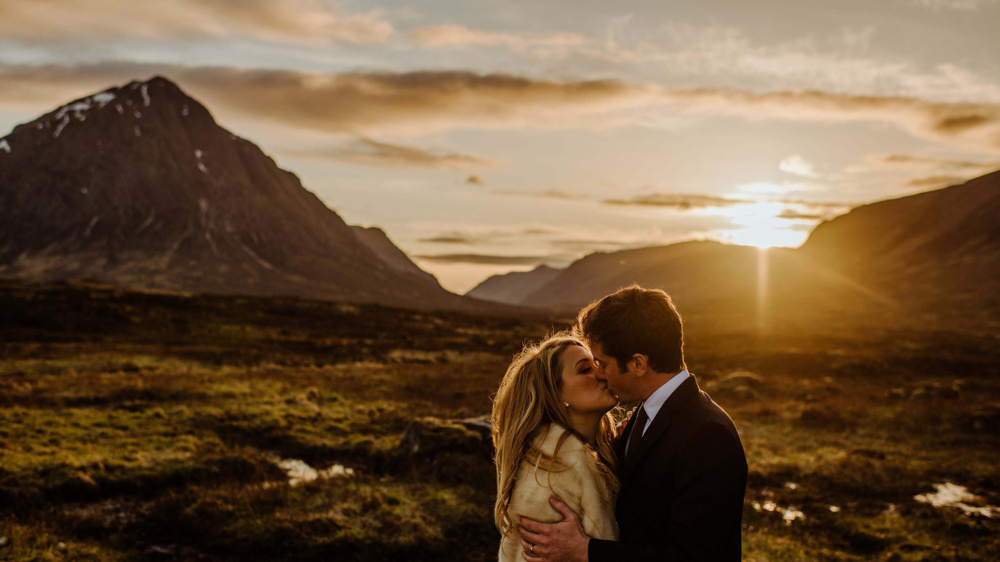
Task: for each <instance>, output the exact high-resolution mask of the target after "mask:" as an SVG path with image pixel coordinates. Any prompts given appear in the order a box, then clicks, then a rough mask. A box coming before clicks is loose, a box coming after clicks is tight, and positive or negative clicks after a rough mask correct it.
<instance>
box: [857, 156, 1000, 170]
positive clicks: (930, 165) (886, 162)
mask: <svg viewBox="0 0 1000 562" xmlns="http://www.w3.org/2000/svg"><path fill="white" fill-rule="evenodd" d="M867 160H868V162H869V163H870V164H873V165H875V166H880V167H884V168H901V169H916V170H926V169H934V168H944V169H951V170H971V171H986V170H992V169H994V168H1000V162H995V161H994V162H975V161H971V160H959V159H955V158H936V157H933V156H920V155H914V154H873V155H871V156H869V157H868V158H867Z"/></svg>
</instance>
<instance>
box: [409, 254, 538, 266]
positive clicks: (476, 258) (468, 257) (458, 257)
mask: <svg viewBox="0 0 1000 562" xmlns="http://www.w3.org/2000/svg"><path fill="white" fill-rule="evenodd" d="M416 257H417V258H418V259H422V260H427V261H432V262H436V263H474V264H481V265H538V264H541V263H544V262H545V260H546V258H545V256H497V255H489V254H434V255H420V256H416Z"/></svg>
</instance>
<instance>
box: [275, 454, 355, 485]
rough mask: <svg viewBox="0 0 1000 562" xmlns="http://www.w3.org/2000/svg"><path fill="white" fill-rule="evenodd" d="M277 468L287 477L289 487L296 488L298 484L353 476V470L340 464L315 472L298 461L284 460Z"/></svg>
mask: <svg viewBox="0 0 1000 562" xmlns="http://www.w3.org/2000/svg"><path fill="white" fill-rule="evenodd" d="M278 466H280V467H281V469H282V470H284V471H285V474H287V475H288V485H289V486H298V485H299V484H303V483H305V482H312V481H313V480H319V479H326V478H346V477H350V476H354V469H353V468H346V467H344V465H342V464H335V465H333V466H331V467H330V468H327V469H325V470H316V469H315V468H313V467H311V466H309V465H308V464H306V463H305V462H304V461H300V460H299V459H285V460H282V461H279V462H278Z"/></svg>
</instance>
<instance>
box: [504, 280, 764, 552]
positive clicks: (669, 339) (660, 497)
mask: <svg viewBox="0 0 1000 562" xmlns="http://www.w3.org/2000/svg"><path fill="white" fill-rule="evenodd" d="M619 402H621V403H623V404H627V403H630V402H639V405H638V407H637V408H636V409H635V410H634V411H633V415H631V416H629V417H627V418H626V419H625V420H623V421H622V422H621V424H618V425H617V426H616V424H615V419H614V417H613V416H612V414H611V410H612V408H614V407H615V406H616V405H618V403H619ZM491 421H492V425H493V429H492V437H493V444H494V446H495V449H496V457H495V460H496V468H497V500H496V506H495V509H494V519H495V522H496V525H497V527H498V528H499V529H500V533H501V535H502V536H503V537H502V539H501V542H500V560H501V561H509V560H519V559H520V558H521V557H523V558H524V559H525V560H527V561H529V562H536V561H546V562H549V561H587V560H589V561H591V562H599V561H605V560H607V561H611V560H615V561H620V560H630V561H633V560H672V561H673V560H676V561H689V560H711V561H713V562H717V561H737V560H740V557H741V555H742V541H741V534H740V531H741V523H742V517H743V495H744V493H745V492H746V484H747V461H746V454H745V453H744V451H743V444H742V443H741V441H740V437H739V434H738V433H737V431H736V427H735V425H733V421H732V420H731V419H730V418H729V416H728V415H727V414H726V412H725V411H724V410H723V409H722V408H720V407H719V405H718V404H716V403H715V402H713V401H712V399H711V398H709V396H708V394H706V393H705V392H703V391H702V390H700V389H699V387H698V383H697V381H696V380H695V377H694V376H693V375H691V374H690V373H688V371H687V368H686V366H685V363H684V329H683V324H682V323H681V317H680V315H679V314H678V313H677V309H676V308H674V305H673V303H672V302H671V300H670V297H669V295H667V293H665V292H663V291H660V290H650V289H643V288H641V287H638V286H632V287H628V288H625V289H621V290H620V291H618V292H616V293H614V294H612V295H608V296H606V297H604V298H603V299H601V300H599V301H597V302H596V303H593V304H591V305H590V306H588V307H586V308H584V309H583V310H582V311H580V313H579V315H578V317H577V323H576V325H575V326H574V328H573V332H572V333H571V334H570V333H560V334H556V335H554V336H551V337H549V338H547V339H546V340H545V341H542V342H541V343H539V344H537V345H529V346H526V347H525V349H524V350H523V351H522V352H521V353H520V354H518V355H517V356H516V357H515V358H514V361H513V363H511V365H510V367H509V368H508V369H507V373H506V374H505V375H504V377H503V380H502V381H501V382H500V388H499V390H498V391H497V393H496V397H495V398H494V402H493V414H492V419H491Z"/></svg>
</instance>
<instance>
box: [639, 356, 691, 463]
mask: <svg viewBox="0 0 1000 562" xmlns="http://www.w3.org/2000/svg"><path fill="white" fill-rule="evenodd" d="M690 376H691V373H689V372H688V370H687V369H684V370H683V371H681V372H679V373H677V374H676V375H674V376H673V378H671V379H670V380H668V381H667V382H665V383H663V384H662V385H661V386H660V388H657V389H656V390H654V391H653V393H652V394H650V395H649V398H646V401H645V402H643V404H642V408H643V409H644V410H646V415H647V416H649V421H647V422H646V427H644V428H642V434H643V435H645V434H646V430H647V429H649V426H651V425H653V423H652V422H653V420H654V419H656V414H658V413H659V412H660V408H662V407H663V405H664V404H666V403H667V398H670V395H671V394H673V393H674V391H675V390H677V387H679V386H680V385H681V383H682V382H684V380H685V379H687V378H689V377H690ZM634 415H635V414H633V417H634ZM633 434H634V432H633V433H631V434H629V436H628V440H629V442H631V441H632V435H633ZM628 445H629V443H626V444H625V446H626V449H625V450H626V451H627V450H628V448H627V447H628Z"/></svg>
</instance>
